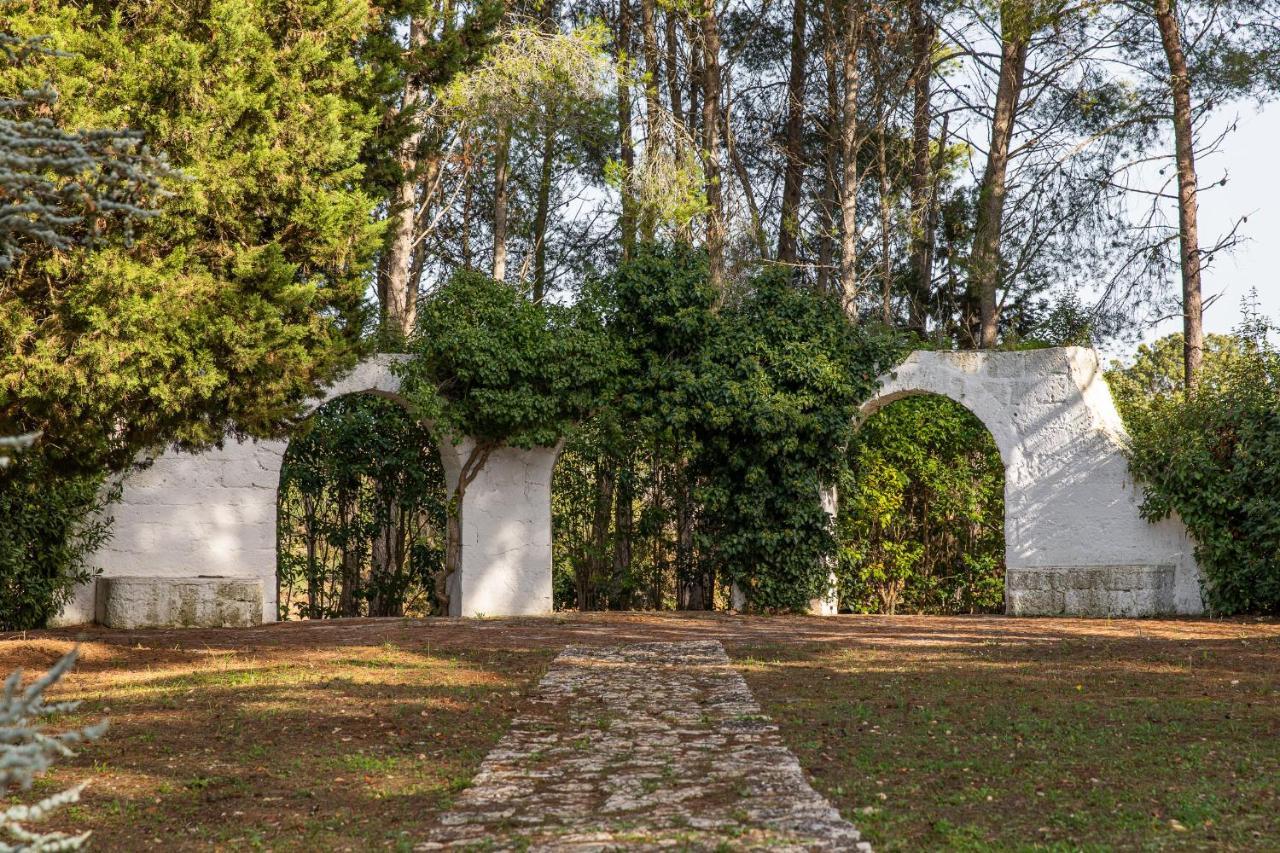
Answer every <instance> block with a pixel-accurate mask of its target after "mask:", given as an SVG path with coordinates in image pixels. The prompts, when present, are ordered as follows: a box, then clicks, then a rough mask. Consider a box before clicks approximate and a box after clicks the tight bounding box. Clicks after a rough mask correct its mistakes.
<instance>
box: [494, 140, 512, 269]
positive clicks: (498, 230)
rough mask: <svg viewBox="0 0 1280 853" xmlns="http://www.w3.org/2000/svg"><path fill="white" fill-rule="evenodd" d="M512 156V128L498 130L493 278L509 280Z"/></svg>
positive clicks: (495, 159)
mask: <svg viewBox="0 0 1280 853" xmlns="http://www.w3.org/2000/svg"><path fill="white" fill-rule="evenodd" d="M510 155H511V127H510V125H508V124H507V123H506V122H503V123H502V125H501V127H499V128H498V139H497V148H496V151H495V152H494V162H493V277H494V278H496V279H497V280H498V281H505V280H506V278H507V164H508V160H509V159H510Z"/></svg>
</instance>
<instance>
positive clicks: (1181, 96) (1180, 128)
mask: <svg viewBox="0 0 1280 853" xmlns="http://www.w3.org/2000/svg"><path fill="white" fill-rule="evenodd" d="M1155 18H1156V24H1157V25H1158V26H1159V28H1160V43H1161V44H1162V45H1163V47H1164V55H1165V59H1166V61H1167V62H1168V64H1169V83H1170V90H1171V91H1170V94H1171V95H1172V99H1173V139H1174V150H1175V153H1176V159H1177V164H1178V247H1179V254H1180V256H1181V261H1182V367H1183V380H1184V382H1185V384H1186V388H1187V390H1188V391H1194V390H1195V388H1196V385H1197V384H1198V383H1199V380H1200V366H1201V364H1202V363H1203V361H1204V306H1203V304H1202V303H1201V299H1200V227H1199V222H1198V221H1197V220H1198V218H1199V200H1198V199H1197V195H1196V154H1195V128H1194V126H1193V124H1192V116H1191V75H1190V73H1189V71H1188V69H1187V57H1186V54H1185V53H1184V52H1183V48H1182V33H1181V28H1180V27H1179V24H1178V16H1177V10H1176V9H1175V7H1174V0H1155Z"/></svg>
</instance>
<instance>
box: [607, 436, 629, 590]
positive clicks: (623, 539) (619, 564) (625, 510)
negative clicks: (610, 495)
mask: <svg viewBox="0 0 1280 853" xmlns="http://www.w3.org/2000/svg"><path fill="white" fill-rule="evenodd" d="M634 463H635V458H634V457H633V456H632V455H631V454H628V455H627V457H626V458H625V459H623V460H622V461H621V463H620V464H619V465H618V476H617V481H618V485H617V490H616V492H615V499H614V507H613V579H612V580H613V582H612V583H611V584H610V587H611V588H613V589H619V590H624V589H626V588H627V587H628V586H629V584H627V583H626V580H627V576H628V575H630V574H631V538H632V534H633V530H634V527H635V525H634V520H635V508H634V506H633V504H634V502H635V485H634V482H633V478H634V477H635V464H634ZM619 604H620V605H622V606H625V603H623V602H619Z"/></svg>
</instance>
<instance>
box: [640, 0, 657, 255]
mask: <svg viewBox="0 0 1280 853" xmlns="http://www.w3.org/2000/svg"><path fill="white" fill-rule="evenodd" d="M655 7H656V3H655V0H640V34H641V40H642V44H643V46H644V72H645V73H644V154H645V159H646V160H650V161H652V159H653V157H654V154H656V153H657V150H658V146H660V145H661V144H662V142H661V137H662V130H661V127H662V122H661V116H660V115H659V104H658V79H659V78H660V77H661V74H662V69H661V60H660V59H659V55H658V18H657V10H656V8H655ZM654 227H655V223H654V217H653V211H651V210H646V211H645V212H644V213H643V214H641V216H640V238H641V239H642V240H645V241H649V240H652V239H653V235H654Z"/></svg>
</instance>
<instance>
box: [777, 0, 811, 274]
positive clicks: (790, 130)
mask: <svg viewBox="0 0 1280 853" xmlns="http://www.w3.org/2000/svg"><path fill="white" fill-rule="evenodd" d="M806 35H807V34H806V32H805V0H794V5H793V8H792V14H791V73H790V75H789V76H788V78H787V125H786V142H785V145H784V148H783V152H784V155H785V158H786V164H785V167H784V170H783V175H782V212H781V216H780V221H779V222H778V262H779V263H782V264H791V265H794V264H795V263H796V259H797V255H798V251H797V249H798V246H799V240H800V199H801V196H802V191H803V187H802V184H803V182H804V93H805V67H806V64H807V63H808V56H807V54H806V51H805V38H806Z"/></svg>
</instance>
